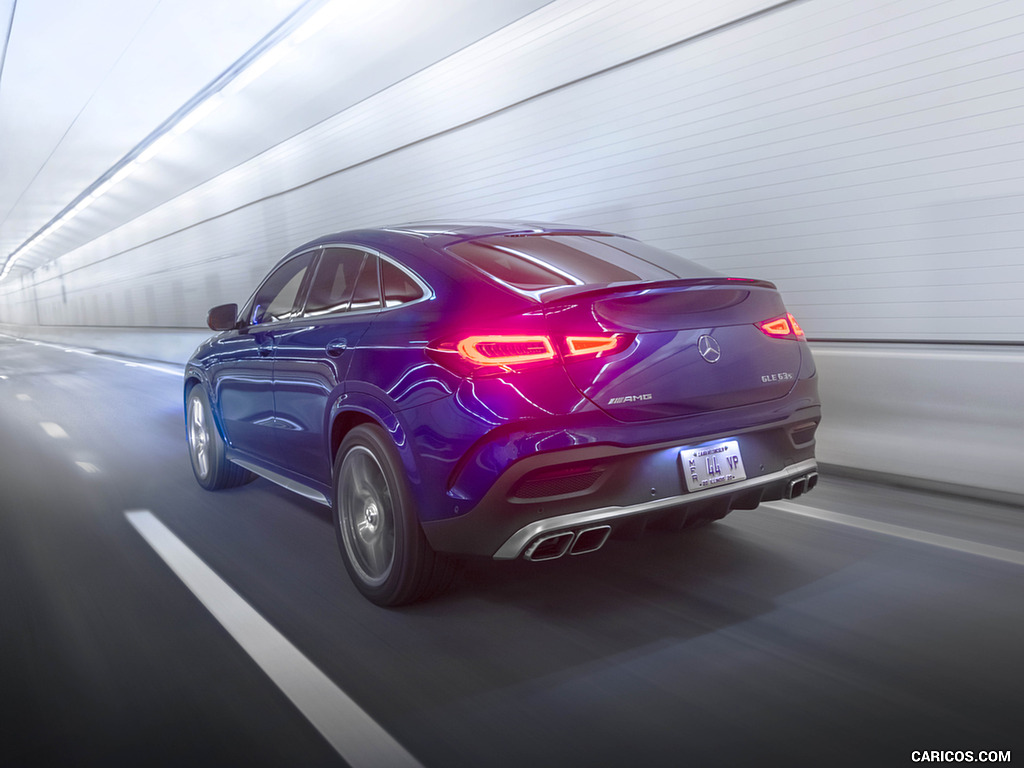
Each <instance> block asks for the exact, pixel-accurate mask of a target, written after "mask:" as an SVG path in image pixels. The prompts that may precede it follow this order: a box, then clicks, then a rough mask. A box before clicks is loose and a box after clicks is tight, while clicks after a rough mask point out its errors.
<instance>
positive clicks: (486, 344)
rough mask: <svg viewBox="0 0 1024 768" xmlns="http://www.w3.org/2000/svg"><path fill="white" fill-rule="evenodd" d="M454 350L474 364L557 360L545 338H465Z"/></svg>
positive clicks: (521, 363) (510, 363) (516, 363)
mask: <svg viewBox="0 0 1024 768" xmlns="http://www.w3.org/2000/svg"><path fill="white" fill-rule="evenodd" d="M455 349H456V351H457V352H458V353H459V355H460V356H461V357H462V358H463V359H464V360H466V361H467V362H470V363H474V364H476V365H497V366H515V365H523V364H525V363H540V362H545V361H550V360H554V359H556V357H557V355H556V354H555V348H554V347H553V346H552V344H551V340H550V339H549V338H548V337H547V336H513V335H505V334H496V335H490V336H467V337H466V338H464V339H462V340H460V341H459V342H457V343H456V345H455Z"/></svg>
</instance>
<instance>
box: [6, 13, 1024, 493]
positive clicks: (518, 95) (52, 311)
mask: <svg viewBox="0 0 1024 768" xmlns="http://www.w3.org/2000/svg"><path fill="white" fill-rule="evenodd" d="M1021 11H1022V8H1021V6H1020V4H1019V3H1018V2H1016V0H1004V1H1002V2H988V1H987V0H945V1H942V2H940V1H937V0H895V1H892V0H847V1H846V2H843V1H841V0H788V1H786V2H775V3H773V2H766V1H764V0H716V2H708V1H707V0H699V1H692V2H684V1H683V0H672V1H671V2H666V1H665V0H629V2H625V1H623V0H615V1H607V0H554V1H553V2H540V1H539V0H488V2H486V3H483V2H474V1H473V0H444V1H443V2H437V3H433V2H431V3H426V2H422V1H421V0H376V2H359V1H352V2H346V1H337V2H323V1H322V0H309V1H308V2H300V1H298V0H247V2H245V3H244V4H242V3H237V2H224V1H221V2H211V1H210V0H174V1H173V2H171V1H170V0H162V1H161V0H92V1H91V2H89V3H71V2H55V1H53V0H51V1H50V2H47V1H46V0H17V1H16V2H15V0H0V43H2V44H3V46H4V47H3V54H2V57H0V62H2V65H0V66H2V69H0V164H2V166H0V274H2V276H3V277H2V279H0V331H2V332H6V333H8V334H12V335H16V336H21V337H27V338H33V339H48V340H59V341H61V342H63V343H71V344H77V345H80V346H83V347H88V348H92V349H98V350H107V351H112V352H118V353H123V354H128V355H134V356H138V357H142V358H149V359H157V360H163V361H167V362H177V363H180V362H183V361H184V360H185V359H186V358H187V356H188V354H189V353H190V351H191V349H192V348H193V347H194V346H195V345H196V344H197V343H198V342H199V340H201V339H202V338H204V337H205V336H207V335H208V334H209V331H208V330H206V329H205V318H206V311H207V309H208V308H209V307H211V306H213V305H215V304H221V303H225V302H230V301H235V302H239V303H241V302H243V301H244V300H245V299H246V297H247V296H248V295H249V294H250V292H251V291H252V290H253V289H254V288H255V287H256V285H257V283H258V281H259V280H260V279H261V277H262V276H263V275H264V274H265V272H266V271H267V270H268V269H269V267H270V266H271V265H272V264H273V263H274V262H275V261H277V260H278V259H279V258H280V257H281V256H283V255H284V254H285V253H286V252H287V251H288V250H290V249H291V248H293V247H294V246H296V245H298V244H300V243H302V242H303V241H305V240H307V239H310V238H312V237H314V236H317V235H320V234H323V233H327V232H332V231H338V230H342V229H346V228H352V227H362V226H378V225H387V224H396V223H401V222H405V221H413V220H424V219H435V218H449V219H491V218H498V219H534V220H541V221H553V222H562V223H572V224H579V225H586V226H591V227H600V228H606V229H609V230H613V231H617V232H622V233H625V234H629V235H632V236H634V237H637V238H640V239H643V240H646V241H649V242H651V243H653V244H656V245H658V246H661V247H663V248H666V249H669V250H673V251H676V252H678V253H681V254H683V255H686V256H688V257H690V258H692V259H695V260H697V261H699V262H702V263H704V264H706V265H708V266H710V267H712V268H714V269H717V270H720V271H722V272H725V273H728V274H730V275H737V276H756V277H763V278H767V279H769V280H772V281H774V282H776V283H777V284H778V285H779V287H780V289H781V290H782V292H783V295H784V297H785V299H786V301H787V304H788V306H789V308H790V310H791V311H792V312H793V313H794V314H795V315H796V316H797V318H798V319H799V320H800V322H801V324H802V325H803V327H804V328H805V330H806V331H807V334H808V336H809V337H810V338H811V339H812V341H813V347H814V353H815V356H816V359H817V361H818V365H819V370H820V374H821V394H822V399H823V402H824V419H825V421H824V423H823V427H822V429H821V431H820V432H819V449H818V455H819V458H820V460H821V461H822V462H823V463H824V464H825V465H826V466H832V467H844V468H847V469H848V470H853V471H855V472H856V471H861V472H870V473H872V474H879V473H881V474H883V475H887V476H889V477H890V478H891V479H901V480H909V481H910V482H913V483H924V484H930V485H933V486H938V487H940V488H947V487H948V486H959V488H954V489H953V490H960V491H965V490H966V492H968V493H971V494H974V495H978V496H982V497H990V498H997V499H1007V498H1009V499H1011V500H1019V499H1021V498H1024V473H1021V472H1020V468H1021V467H1022V466H1024V386H1022V384H1021V381H1022V380H1024V375H1022V374H1024V249H1022V243H1021V235H1022V234H1024V225H1022V218H1021V214H1022V212H1024V181H1022V178H1024V139H1022V136H1024V130H1022V129H1024V101H1022V98H1021V96H1022V94H1024V78H1022V70H1024V53H1022V51H1024V14H1022V13H1021Z"/></svg>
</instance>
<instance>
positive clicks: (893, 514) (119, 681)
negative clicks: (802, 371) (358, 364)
mask: <svg viewBox="0 0 1024 768" xmlns="http://www.w3.org/2000/svg"><path fill="white" fill-rule="evenodd" d="M140 510H147V511H149V512H150V513H152V516H153V518H155V519H156V520H157V521H159V523H160V524H162V526H164V527H166V530H167V531H168V532H169V533H170V534H172V535H173V537H175V539H176V540H178V541H180V542H181V543H182V544H184V547H185V548H187V551H189V552H191V553H193V554H194V555H195V556H196V557H198V559H199V561H201V562H202V563H204V564H205V566H208V568H209V569H210V570H211V571H212V572H213V574H216V577H219V579H221V580H223V582H224V583H226V584H227V585H228V586H229V587H230V589H231V590H233V592H234V593H235V594H237V595H238V596H240V597H241V598H242V599H243V600H244V601H245V602H246V603H248V605H249V606H251V608H252V609H254V611H255V613H256V614H258V616H259V617H262V618H261V620H260V621H263V620H265V622H266V623H267V624H268V625H269V626H270V627H273V630H270V632H274V631H275V630H276V632H277V633H280V637H281V638H283V641H282V642H284V643H285V644H286V645H288V648H289V650H288V654H289V655H288V659H295V658H299V659H306V660H308V661H309V662H312V665H313V666H314V667H315V668H316V669H318V670H319V671H320V672H322V673H323V675H324V676H325V683H326V685H327V686H328V687H330V688H332V690H334V691H336V692H337V695H338V696H341V697H342V698H345V699H346V700H348V699H351V702H352V707H356V708H358V711H359V712H360V713H365V714H366V715H368V716H369V717H370V718H372V719H373V720H375V721H376V723H377V724H379V726H380V727H381V728H382V729H383V730H382V733H384V734H387V735H388V738H390V739H393V740H394V741H395V742H397V744H398V745H401V748H404V750H407V751H408V753H409V754H410V755H411V756H412V758H413V760H414V761H417V762H419V763H420V764H422V765H423V766H428V767H431V768H433V767H436V768H447V767H448V766H453V767H458V766H467V767H468V766H473V767H474V768H477V767H479V766H531V767H533V766H537V767H541V766H680V765H696V766H719V765H721V766H736V765H767V766H843V765H851V766H854V765H856V766H861V765H872V766H875V765H881V766H885V765H910V764H914V761H913V753H914V752H915V751H921V750H924V751H933V750H952V751H956V750H960V751H966V750H970V751H972V752H974V753H975V761H979V759H980V758H979V755H980V753H981V752H983V751H984V752H988V751H996V752H1003V753H1005V752H1007V751H1008V752H1010V753H1011V756H1012V760H1013V762H1018V763H1019V762H1021V761H1022V760H1024V728H1021V720H1022V715H1024V693H1022V689H1024V615H1022V611H1021V608H1022V603H1024V601H1022V598H1024V588H1022V587H1024V510H1022V509H1015V508H1010V507H1001V506H998V505H993V504H986V503H981V502H971V501H969V500H965V499H957V498H951V497H943V496H937V495H929V494H924V493H919V492H909V491H902V490H898V489H893V488H888V487H884V486H871V485H866V484H864V483H858V482H854V481H852V480H844V479H841V478H835V477H827V476H826V477H825V478H824V480H823V482H822V483H821V485H820V486H819V488H818V489H817V490H816V491H815V492H814V493H813V494H810V495H808V496H806V497H804V498H802V499H800V500H799V501H798V502H790V503H784V504H779V505H771V506H762V507H761V508H760V509H758V510H755V511H752V512H735V513H733V514H732V515H730V516H729V517H728V518H726V519H725V520H722V521H720V522H718V523H716V524H714V525H713V526H710V527H709V528H707V529H704V530H700V531H695V532H681V533H658V534H648V535H646V536H645V537H643V538H642V539H640V540H639V541H630V542H625V541H623V542H620V541H612V542H610V543H609V544H608V545H607V546H606V547H605V548H604V549H602V550H601V551H599V552H596V553H593V554H589V555H586V556H581V557H577V558H566V559H563V560H559V561H554V562H550V563H525V562H517V563H511V564H496V563H485V562H474V563H470V564H468V565H467V567H466V569H465V571H464V573H463V574H462V576H461V577H460V579H459V581H458V582H457V583H456V585H455V586H454V588H453V589H452V590H450V591H449V592H448V593H446V594H445V595H443V596H441V597H440V598H437V599H435V600H433V601H431V602H428V603H424V604H420V605H415V606H411V607H408V608H403V609H399V610H385V609H381V608H377V607H375V606H373V605H371V604H370V603H368V602H367V601H365V600H364V599H363V598H362V597H360V596H359V594H358V593H357V592H356V590H355V588H354V587H353V586H352V585H351V584H350V583H349V582H348V580H347V577H346V575H345V573H344V569H343V567H342V564H341V559H340V556H339V554H338V552H337V549H336V545H335V540H334V533H333V530H332V527H331V521H330V515H329V513H328V511H327V510H326V509H325V508H323V507H321V506H319V505H317V504H316V503H313V502H310V501H307V500H305V499H302V498H300V497H297V496H293V495H291V494H289V493H288V492H286V491H284V490H282V489H279V488H277V487H276V486H274V485H272V484H270V483H268V482H266V481H264V480H258V481H256V482H254V483H252V484H250V485H247V486H244V487H242V488H238V489H233V490H230V491H225V492H219V493H209V492H206V491H203V490H202V489H200V488H199V486H198V485H197V484H196V483H195V481H194V479H193V477H192V473H191V469H190V467H189V462H188V456H187V453H186V448H185V440H184V420H183V416H182V407H181V376H180V370H175V369H174V368H173V367H172V366H166V365H159V364H154V365H152V366H151V367H140V366H138V365H128V364H126V361H122V360H117V359H114V358H109V357H104V356H101V355H93V354H83V353H82V352H81V351H80V350H78V351H64V350H63V349H61V348H59V347H55V346H52V345H50V346H48V345H38V344H33V343H28V342H24V341H17V340H14V339H11V338H9V337H3V336H0V701H2V707H3V712H2V713H0V765H2V766H40V765H69V766H70V765H96V766H101V765H102V766H111V765H139V766H141V765H145V766H184V765H188V766H205V765H215V766H235V765H237V766H319V765H325V766H326V765H332V766H336V765H345V764H346V762H348V763H349V764H351V765H353V766H359V767H360V768H362V766H366V765H373V764H380V765H387V764H388V762H389V760H388V759H387V758H383V757H382V758H380V759H375V758H374V757H373V754H374V753H373V751H372V750H373V748H374V745H373V744H372V743H371V744H370V746H369V750H370V751H369V752H359V750H358V749H355V748H353V750H351V751H349V750H348V747H346V746H342V747H339V746H338V745H337V744H336V743H334V742H332V741H330V740H329V739H328V738H327V737H325V735H323V732H324V726H323V723H322V722H321V723H320V724H319V725H314V724H313V722H312V721H311V719H310V715H309V713H308V712H307V711H306V710H304V709H302V708H301V707H300V706H298V705H297V704H296V703H294V701H293V699H292V698H290V696H291V694H286V692H285V690H284V689H283V688H282V687H281V685H282V684H281V682H280V676H279V675H278V676H277V677H275V673H274V672H273V671H272V670H271V671H268V667H267V663H266V659H267V657H268V655H269V656H270V657H273V658H277V655H280V654H281V653H283V652H282V651H280V650H279V648H278V646H273V647H271V645H266V644H265V645H266V649H265V653H264V656H263V657H262V660H261V661H260V662H259V663H258V662H257V660H256V659H254V657H253V656H251V655H250V653H249V652H247V650H245V649H244V648H243V645H242V644H240V643H239V641H238V640H236V638H235V636H233V635H232V634H231V633H230V632H229V629H227V628H226V627H225V624H224V623H223V621H224V619H223V617H221V618H217V617H216V613H217V612H216V610H212V609H211V608H210V607H208V606H207V604H204V602H201V597H199V596H197V594H196V593H195V592H194V591H193V589H192V588H190V587H189V586H187V585H186V583H185V582H183V580H182V579H181V578H179V576H178V575H177V574H176V573H175V571H174V570H172V568H171V567H170V566H169V565H168V563H167V562H165V560H164V559H163V558H162V557H161V556H160V554H158V552H157V551H156V550H155V549H154V547H153V546H152V545H151V544H150V542H148V541H147V540H146V539H145V538H144V537H143V536H142V535H141V534H140V532H139V530H138V529H137V528H136V526H135V525H133V524H132V521H131V520H130V518H129V517H128V516H127V515H126V513H129V512H133V511H140ZM209 599H214V600H216V599H219V598H209ZM215 607H216V606H215ZM232 610H233V609H232ZM222 613H226V614H230V613H231V610H227V609H225V611H222ZM240 626H241V627H242V629H241V630H240V631H241V632H242V637H243V639H248V638H250V636H251V637H253V638H263V637H265V635H264V634H262V633H264V632H265V630H264V629H260V628H253V629H247V627H255V625H254V624H251V623H250V624H246V623H244V622H243V623H242V624H241V625H240ZM261 626H262V625H261ZM248 633H251V635H250V634H248ZM260 642H262V640H258V641H255V644H257V645H258V644H259V643H260ZM282 663H283V666H284V668H285V669H286V671H285V676H286V677H287V675H288V674H289V673H288V671H287V670H288V669H292V668H293V667H294V664H293V662H292V661H285V662H282ZM290 664H291V665H292V666H289V665H290ZM279 666H280V665H279ZM293 682H294V681H293ZM295 685H296V686H297V687H298V689H300V690H304V689H305V688H307V687H308V684H307V683H306V682H303V681H302V680H300V681H299V682H298V683H296V684H295ZM332 695H333V694H332ZM324 701H327V702H328V703H327V704H324ZM333 701H335V700H334V699H329V700H327V699H322V700H321V701H320V706H321V709H320V715H321V717H326V719H327V720H331V719H333V720H335V721H337V722H336V723H335V724H336V725H337V726H338V729H337V732H340V733H342V736H341V737H339V738H341V739H343V740H344V739H346V738H348V737H347V736H345V735H344V734H345V728H346V722H348V723H349V724H351V722H356V721H353V720H351V718H352V717H354V715H353V711H352V710H351V709H346V708H342V707H338V706H335V704H332V703H330V702H333ZM330 727H331V724H330V723H329V724H328V729H329V728H330ZM350 730H351V729H350ZM376 738H377V737H376V736H373V737H367V740H368V741H370V742H373V740H374V739H376ZM342 755H345V757H342ZM366 755H369V757H367V756H366ZM953 756H955V755H951V757H953ZM947 762H948V761H947ZM1011 764H1012V763H1011Z"/></svg>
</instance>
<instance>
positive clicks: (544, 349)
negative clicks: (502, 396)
mask: <svg viewBox="0 0 1024 768" xmlns="http://www.w3.org/2000/svg"><path fill="white" fill-rule="evenodd" d="M634 338H635V337H634V336H633V335H630V334H623V333H616V334H613V335H609V336H549V335H547V334H514V333H488V334H478V335H475V336H463V337H461V338H460V337H455V338H454V339H449V340H446V341H440V342H435V343H434V344H432V345H430V347H428V352H429V353H430V355H431V357H433V358H434V359H435V360H437V361H438V362H441V363H443V364H444V365H445V366H446V367H448V368H450V369H452V370H453V371H455V372H456V373H460V374H469V373H474V372H476V373H478V374H482V375H493V374H500V373H502V372H505V371H514V370H518V369H520V368H533V367H536V366H543V365H549V364H551V363H555V362H557V361H558V360H559V358H562V359H564V360H565V361H566V362H568V361H570V360H573V361H575V360H586V359H589V358H595V357H602V356H604V355H608V354H614V353H615V352H618V351H620V350H623V349H625V348H626V347H628V346H629V344H630V342H632V340H633V339H634Z"/></svg>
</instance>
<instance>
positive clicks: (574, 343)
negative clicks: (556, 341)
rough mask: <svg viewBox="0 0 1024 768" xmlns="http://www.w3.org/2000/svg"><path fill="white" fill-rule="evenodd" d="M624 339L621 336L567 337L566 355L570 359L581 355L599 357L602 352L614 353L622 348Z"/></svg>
mask: <svg viewBox="0 0 1024 768" xmlns="http://www.w3.org/2000/svg"><path fill="white" fill-rule="evenodd" d="M623 341H624V337H623V336H622V335H620V334H616V335H615V336H566V337H565V347H566V349H567V350H568V351H567V352H566V354H567V355H568V356H569V357H579V356H581V355H598V354H600V353H602V352H612V351H614V350H617V349H619V348H620V347H621V346H622V342H623Z"/></svg>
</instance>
